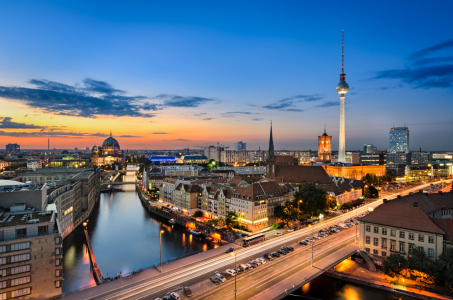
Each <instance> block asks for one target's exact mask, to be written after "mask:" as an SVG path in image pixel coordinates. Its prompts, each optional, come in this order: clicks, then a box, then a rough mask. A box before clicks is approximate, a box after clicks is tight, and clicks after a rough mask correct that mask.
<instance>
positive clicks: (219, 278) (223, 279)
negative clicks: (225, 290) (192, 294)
mask: <svg viewBox="0 0 453 300" xmlns="http://www.w3.org/2000/svg"><path fill="white" fill-rule="evenodd" d="M214 276H215V277H217V279H218V280H220V281H221V282H225V281H226V279H225V277H223V276H222V274H220V273H219V272H218V271H216V272H215V273H214Z"/></svg>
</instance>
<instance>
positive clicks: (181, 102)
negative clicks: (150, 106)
mask: <svg viewBox="0 0 453 300" xmlns="http://www.w3.org/2000/svg"><path fill="white" fill-rule="evenodd" d="M153 99H156V100H160V101H163V105H164V106H170V107H198V106H200V105H201V104H204V103H207V102H212V101H214V99H212V98H203V97H192V96H188V97H183V96H177V95H169V94H161V95H158V96H156V97H154V98H153Z"/></svg>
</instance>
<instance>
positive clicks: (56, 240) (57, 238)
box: [55, 236, 60, 245]
mask: <svg viewBox="0 0 453 300" xmlns="http://www.w3.org/2000/svg"><path fill="white" fill-rule="evenodd" d="M58 244H60V237H58V236H57V237H56V238H55V245H58Z"/></svg>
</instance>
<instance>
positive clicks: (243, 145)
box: [234, 141, 247, 151]
mask: <svg viewBox="0 0 453 300" xmlns="http://www.w3.org/2000/svg"><path fill="white" fill-rule="evenodd" d="M234 148H235V150H236V151H245V150H247V143H244V142H242V141H240V142H237V143H234Z"/></svg>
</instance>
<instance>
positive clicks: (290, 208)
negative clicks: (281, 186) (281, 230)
mask: <svg viewBox="0 0 453 300" xmlns="http://www.w3.org/2000/svg"><path fill="white" fill-rule="evenodd" d="M274 214H275V215H276V216H277V217H278V218H280V220H281V221H282V222H285V223H286V225H288V224H289V221H295V220H297V216H298V215H299V210H298V209H297V207H295V206H294V203H293V202H290V201H286V202H285V203H280V204H279V205H277V206H276V207H275V208H274Z"/></svg>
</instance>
